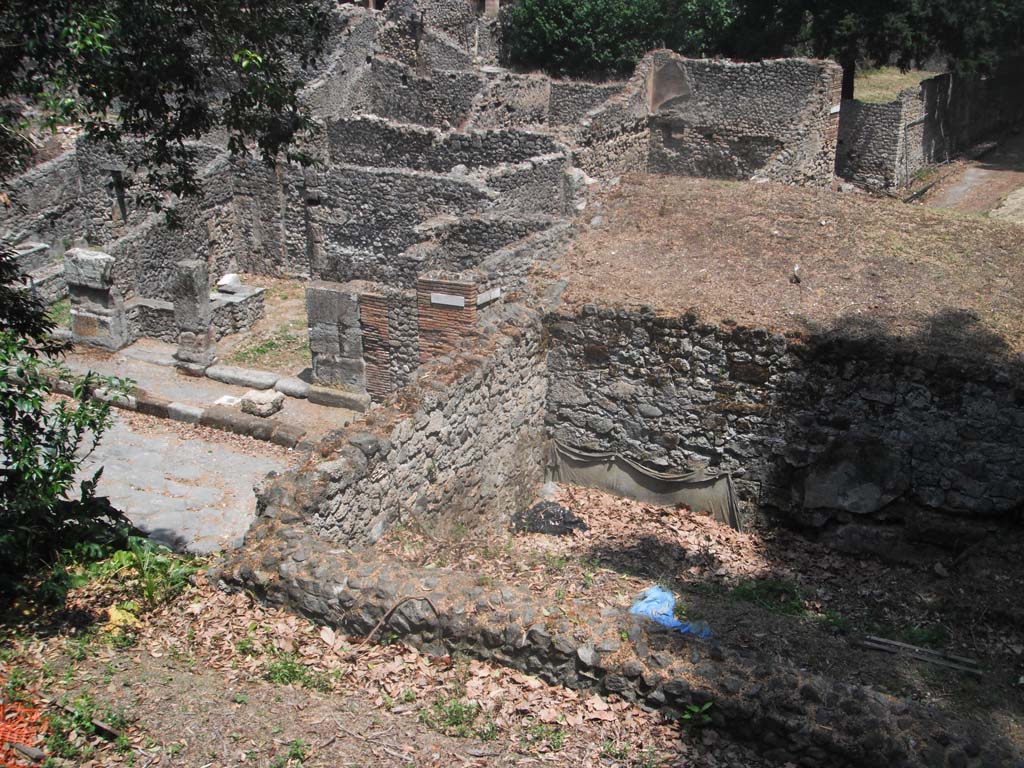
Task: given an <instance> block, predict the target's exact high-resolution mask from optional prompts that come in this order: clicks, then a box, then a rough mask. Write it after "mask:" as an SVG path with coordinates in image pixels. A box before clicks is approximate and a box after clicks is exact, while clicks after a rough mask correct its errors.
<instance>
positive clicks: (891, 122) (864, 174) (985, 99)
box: [836, 59, 1024, 191]
mask: <svg viewBox="0 0 1024 768" xmlns="http://www.w3.org/2000/svg"><path fill="white" fill-rule="evenodd" d="M1022 77H1024V59H1020V60H1015V61H1010V62H1006V63H1004V64H1003V65H1002V66H1001V67H1000V68H999V69H998V70H997V71H996V72H995V73H993V74H992V75H991V76H990V77H985V78H982V77H962V76H957V75H952V74H950V73H945V74H941V75H937V76H935V77H931V78H928V79H927V80H924V81H922V82H921V84H920V86H918V87H916V88H908V89H907V90H904V91H901V92H900V94H899V95H898V96H897V98H896V99H894V100H893V101H890V102H886V103H882V104H872V103H866V102H862V101H857V100H855V99H853V100H846V101H844V102H843V105H842V112H841V113H840V114H841V120H840V142H839V148H838V152H837V154H836V172H837V173H838V174H839V175H840V176H842V177H843V178H845V179H848V180H849V181H852V182H854V183H855V184H859V185H861V186H864V187H867V188H868V189H874V190H880V191H881V190H892V189H898V188H900V187H904V186H907V185H908V184H910V182H912V181H913V179H914V175H915V174H916V173H917V172H918V171H920V170H922V169H923V168H925V167H926V166H928V165H930V164H932V163H938V162H944V161H947V160H949V159H950V158H951V157H953V156H955V155H956V154H958V153H960V152H963V151H964V150H966V149H968V148H969V147H971V145H973V144H976V143H977V142H979V141H982V140H984V139H986V138H990V137H992V136H995V135H997V134H998V133H1000V132H1001V131H1005V130H1008V129H1010V128H1012V127H1014V126H1017V125H1019V124H1020V123H1021V121H1022V120H1024V94H1022V92H1021V89H1020V81H1021V78H1022Z"/></svg>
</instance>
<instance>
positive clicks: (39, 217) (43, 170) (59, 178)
mask: <svg viewBox="0 0 1024 768" xmlns="http://www.w3.org/2000/svg"><path fill="white" fill-rule="evenodd" d="M79 185H80V178H79V173H78V156H77V154H76V153H75V151H74V150H72V151H70V152H65V153H64V154H63V155H60V156H59V157H55V158H54V159H53V160H50V161H48V162H46V163H42V164H41V165H37V166H35V167H34V168H31V169H29V170H28V171H26V172H25V173H23V174H21V175H19V176H16V177H14V178H11V179H8V180H5V182H4V183H3V185H2V186H0V190H2V191H3V192H4V193H5V194H6V195H7V200H8V204H7V205H0V239H2V240H5V241H7V242H9V243H12V244H17V243H22V242H25V241H29V240H32V241H37V242H42V243H46V244H47V245H49V246H50V252H51V254H52V255H53V256H54V257H60V256H61V255H63V254H64V252H65V251H66V250H68V249H69V248H71V247H72V245H73V244H74V241H75V239H76V238H79V237H81V236H82V234H83V233H84V229H85V226H84V217H83V213H82V211H81V209H80V208H79V205H78V196H79Z"/></svg>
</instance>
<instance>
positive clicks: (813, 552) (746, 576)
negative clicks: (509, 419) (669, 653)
mask: <svg viewBox="0 0 1024 768" xmlns="http://www.w3.org/2000/svg"><path fill="white" fill-rule="evenodd" d="M557 501H558V503H560V504H561V505H562V506H563V507H565V508H567V509H569V510H570V511H572V512H573V513H574V514H576V515H577V516H578V517H579V518H581V519H582V520H583V521H584V522H586V523H587V525H588V528H587V530H585V531H581V530H577V531H575V532H573V533H572V534H571V535H567V536H561V537H559V536H545V535H540V534H519V535H513V534H510V533H505V534H504V536H502V535H501V534H497V535H496V534H495V533H494V532H493V531H491V532H488V534H487V536H486V537H483V536H478V535H477V534H475V533H474V532H472V531H470V530H468V529H461V530H460V529H455V530H452V531H451V532H449V533H448V535H447V536H444V537H442V536H440V535H439V533H438V532H439V531H440V530H443V527H442V526H431V529H430V531H429V532H424V531H423V529H422V527H420V526H419V525H412V526H411V527H410V528H407V529H404V530H395V531H392V532H390V533H389V534H388V535H387V536H386V538H385V539H384V540H383V541H382V542H380V543H378V546H379V547H384V548H385V549H386V550H387V551H388V552H390V553H391V554H393V555H395V556H397V557H399V558H402V559H404V560H406V561H407V562H415V563H417V564H420V565H428V566H429V565H434V566H437V567H450V568H455V569H459V570H464V571H469V572H472V573H475V574H478V578H479V580H480V583H481V585H482V586H490V585H496V584H514V585H517V586H520V587H526V588H528V589H529V590H530V591H531V592H533V593H534V594H535V595H536V596H537V600H538V603H539V604H543V605H548V606H556V607H557V610H559V611H561V612H562V613H563V614H564V615H565V616H566V617H567V618H568V619H570V621H571V620H573V618H574V617H578V616H586V615H591V616H592V615H594V614H595V613H598V612H602V613H603V612H604V611H606V610H613V611H614V610H626V609H628V608H629V606H630V605H631V604H632V603H633V601H634V600H635V599H636V597H637V595H638V594H639V592H640V591H641V590H643V589H645V588H647V587H649V586H651V585H653V584H660V585H662V586H664V587H666V588H668V589H670V590H672V591H673V592H674V593H675V595H676V596H677V604H676V612H677V616H678V617H679V618H680V619H681V620H684V621H704V622H707V623H708V624H709V625H710V627H711V629H712V630H713V631H714V633H715V635H716V637H717V639H718V640H719V641H720V642H721V643H722V644H723V645H724V646H727V647H729V648H732V649H736V650H742V651H745V652H748V653H752V654H755V655H762V656H764V657H766V658H767V659H770V660H773V661H784V662H785V663H788V664H792V665H794V666H796V667H798V668H802V669H810V670H813V671H815V672H819V673H821V674H824V675H827V676H829V677H832V678H834V679H837V680H841V681H845V682H848V683H852V684H864V685H869V686H873V687H875V688H877V689H878V690H882V691H886V692H888V693H891V694H894V695H896V696H901V697H910V698H913V699H917V700H921V701H925V702H929V703H932V704H934V705H936V706H938V707H940V708H942V709H943V710H945V711H946V712H947V713H948V714H950V715H951V716H953V717H955V718H957V719H959V718H965V717H966V718H979V719H980V720H982V721H984V722H986V723H989V724H991V723H997V724H998V728H999V729H1000V731H1001V732H1004V733H1006V734H1009V737H1010V738H1011V739H1012V740H1015V741H1016V743H1018V744H1024V730H1022V727H1024V726H1022V724H1024V633H1022V631H1021V629H1020V628H1021V626H1022V618H1024V616H1022V614H1021V611H1020V609H1019V607H1017V599H1016V595H1015V587H1014V584H1016V583H1019V580H1020V579H1022V578H1024V570H1022V568H1024V566H1022V561H1021V557H1020V556H1021V554H1022V552H1024V548H1022V546H1021V544H1020V542H1019V541H1013V540H1003V541H987V542H984V543H983V544H982V545H979V546H978V547H976V548H974V549H973V550H968V551H966V552H965V553H964V554H963V555H961V556H960V557H957V558H952V557H948V558H943V559H942V560H941V561H939V560H936V561H931V560H929V561H924V562H921V563H918V564H916V565H894V564H891V563H883V562H880V561H875V560H871V559H865V558H863V557H855V556H848V555H844V554H841V553H838V552H835V551H832V550H830V549H828V548H827V547H825V546H823V545H820V544H816V543H814V542H811V541H808V540H807V539H805V538H803V537H801V536H798V535H795V534H792V533H789V532H787V531H784V530H777V529H772V530H768V531H750V532H743V533H741V532H738V531H735V530H733V529H731V528H729V527H727V526H723V525H720V524H718V523H716V522H715V521H714V520H713V519H711V518H710V517H706V516H703V515H698V514H693V513H691V512H690V511H689V510H686V509H685V508H672V507H658V506H653V505H650V504H645V503H641V502H636V501H632V500H629V499H623V498H618V497H614V496H610V495H608V494H605V493H602V492H599V491H594V490H589V489H583V488H576V487H571V486H564V487H561V489H560V490H559V495H558V497H557ZM1004 538H1005V537H1004ZM936 565H938V566H940V567H939V568H938V569H936ZM941 574H945V575H941ZM869 635H872V636H880V637H884V638H888V639H892V640H896V641H898V642H904V643H910V644H913V645H917V646H921V647H927V648H930V649H933V650H937V651H941V652H947V653H950V652H951V653H954V654H958V655H963V656H966V657H971V658H973V659H976V660H979V661H980V662H981V665H982V668H983V669H984V670H985V674H984V676H981V677H979V676H977V675H972V674H969V673H964V672H960V671H953V670H950V669H949V668H946V667H942V666H937V665H933V664H929V663H926V662H922V661H920V660H917V659H912V658H909V657H902V656H899V657H893V656H889V655H887V654H883V653H879V652H878V651H877V650H871V649H868V648H865V647H864V646H862V645H861V641H862V640H863V639H864V638H865V637H866V636H869Z"/></svg>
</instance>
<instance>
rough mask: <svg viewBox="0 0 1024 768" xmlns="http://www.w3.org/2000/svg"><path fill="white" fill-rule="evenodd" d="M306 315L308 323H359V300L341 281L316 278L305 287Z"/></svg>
mask: <svg viewBox="0 0 1024 768" xmlns="http://www.w3.org/2000/svg"><path fill="white" fill-rule="evenodd" d="M306 315H307V316H308V320H309V325H310V327H313V326H314V325H317V324H323V325H351V324H352V323H355V324H356V326H357V327H358V323H359V301H358V298H357V297H356V295H355V294H354V293H352V292H351V291H349V290H347V289H346V288H345V286H344V285H342V284H341V283H332V282H329V281H326V280H316V281H314V282H312V283H310V284H309V286H307V287H306Z"/></svg>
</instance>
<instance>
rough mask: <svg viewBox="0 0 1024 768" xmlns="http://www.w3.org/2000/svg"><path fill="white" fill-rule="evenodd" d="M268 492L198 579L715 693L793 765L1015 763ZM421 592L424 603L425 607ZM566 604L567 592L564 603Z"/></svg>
mask: <svg viewBox="0 0 1024 768" xmlns="http://www.w3.org/2000/svg"><path fill="white" fill-rule="evenodd" d="M290 506H291V500H290V499H288V498H282V497H279V498H278V499H276V500H270V503H269V504H268V506H267V507H266V509H265V510H264V513H263V516H262V517H260V518H259V519H257V521H256V523H255V524H254V525H253V527H252V528H251V529H250V531H249V533H248V534H247V535H246V541H245V545H244V547H243V548H242V549H241V550H239V551H238V552H236V553H233V554H232V555H230V556H229V558H228V559H226V560H225V561H222V562H221V563H220V564H218V565H217V566H216V567H215V568H214V569H213V570H212V571H211V577H212V578H213V579H214V580H215V581H217V582H218V583H219V584H220V586H221V587H222V588H225V589H244V590H247V591H250V592H252V593H254V594H255V595H256V596H258V597H260V598H261V599H264V600H266V601H268V602H270V603H274V604H279V605H287V606H289V607H290V608H292V609H294V610H297V611H299V612H301V613H302V614H304V615H306V616H308V617H310V618H311V619H313V620H315V621H318V622H321V623H324V624H327V625H329V626H333V627H338V628H340V629H342V630H344V631H346V632H349V633H351V634H354V635H365V634H366V633H368V632H370V631H371V630H372V629H374V628H375V627H377V623H378V621H379V620H380V619H381V618H382V617H383V616H384V615H385V614H386V613H387V612H388V611H389V610H391V609H393V608H394V606H395V605H396V604H397V603H398V601H399V600H402V599H403V598H407V597H408V598H417V597H420V598H423V599H419V600H417V599H411V600H409V601H408V602H406V603H405V604H403V605H402V606H401V607H400V608H399V609H398V610H395V611H394V612H393V615H392V616H391V617H390V618H389V620H388V622H387V626H386V629H387V631H389V632H394V633H397V634H398V635H399V636H400V637H402V638H403V640H404V641H405V642H407V643H409V644H410V645H412V646H414V647H417V648H420V649H422V650H424V651H426V652H428V653H433V654H442V655H443V654H454V653H464V654H467V655H470V656H474V657H476V658H480V659H485V660H491V661H494V662H497V663H500V664H503V665H506V666H511V667H513V668H515V669H519V670H521V671H524V672H527V673H530V674H534V675H537V676H538V677H540V678H542V679H544V680H546V681H547V682H549V683H553V684H561V685H565V686H567V687H570V688H576V689H590V690H593V691H595V692H599V693H603V694H616V695H618V696H619V697H621V698H623V699H625V700H627V701H631V702H634V703H637V704H639V705H640V706H643V707H645V708H647V709H663V710H666V711H667V712H668V713H669V714H671V713H673V712H674V713H675V714H677V715H678V714H679V713H681V712H685V711H686V708H687V707H688V706H690V705H698V706H699V705H701V704H704V703H706V702H708V701H711V702H713V703H714V706H713V707H712V708H711V709H710V711H709V715H710V716H712V720H713V723H714V725H715V726H716V727H718V728H720V729H722V730H724V731H728V732H730V733H731V734H732V735H734V736H735V737H737V738H740V739H742V740H744V741H748V742H752V743H754V744H755V746H757V747H758V748H759V749H760V751H761V752H762V753H763V755H764V757H765V758H766V759H769V760H774V761H777V762H779V763H792V764H795V765H799V766H804V767H805V768H826V766H827V767H828V768H842V767H848V768H852V767H853V766H878V765H887V766H894V767H901V768H945V767H947V766H953V765H956V766H965V768H966V767H968V766H970V767H971V768H976V767H977V768H982V767H985V768H987V766H996V765H1014V764H1016V763H1015V762H1014V757H1012V756H1010V755H1009V754H1008V753H1009V752H1010V749H1011V748H1010V747H1009V746H1008V745H1007V744H1006V743H1003V744H995V743H979V742H978V741H976V740H974V739H973V738H971V736H970V735H968V734H967V733H965V732H964V730H963V728H962V723H960V722H958V721H954V720H952V719H951V718H950V717H949V716H948V715H944V714H942V713H940V712H939V711H938V710H936V709H934V708H932V707H930V706H928V705H926V704H922V703H918V702H913V701H910V700H904V699H899V698H896V697H893V696H890V695H887V694H883V693H880V692H877V691H874V690H872V689H870V688H866V687H862V686H858V685H850V684H846V683H842V682H838V681H834V680H831V679H829V678H827V677H824V676H821V675H817V674H812V673H808V672H806V671H803V670H799V669H797V668H795V667H792V666H788V665H783V664H780V663H778V662H777V661H772V660H768V659H759V658H756V657H754V656H753V655H752V654H749V653H747V652H740V651H734V650H731V649H723V648H721V647H719V646H718V645H716V644H713V643H702V642H699V641H695V640H689V639H687V638H684V637H683V636H682V635H679V634H677V633H670V632H666V631H665V630H663V629H662V628H660V627H658V626H657V625H655V624H653V623H650V622H647V621H645V620H640V619H638V618H637V617H633V616H629V615H628V614H624V613H622V612H620V611H609V610H607V609H605V610H600V611H599V610H598V609H596V608H594V609H592V611H591V612H590V613H589V614H585V611H586V608H587V606H586V605H585V604H583V605H582V607H579V606H578V611H577V612H578V613H579V614H580V616H579V617H578V620H572V621H570V620H568V619H566V618H564V617H563V616H562V614H561V613H560V612H559V611H558V610H557V608H556V609H554V610H552V608H551V606H546V605H543V604H541V603H540V602H538V601H537V599H536V597H535V596H533V595H532V594H530V593H529V592H528V591H526V590H523V589H521V588H519V587H498V586H493V587H492V586H487V587H483V586H481V585H480V583H479V581H478V579H477V578H476V577H475V576H474V574H471V573H465V572H459V571H452V570H448V569H444V568H434V569H427V568H418V567H415V566H411V565H406V564H404V563H399V562H397V561H395V560H393V559H391V558H388V557H386V556H380V555H375V554H374V553H373V552H372V550H371V551H368V552H360V553H358V554H357V553H351V552H347V551H339V550H338V549H337V548H334V549H332V547H336V545H335V544H333V543H332V542H328V541H324V540H323V539H321V538H319V537H317V536H315V535H313V534H311V533H310V532H309V531H308V530H307V529H306V528H305V526H304V525H303V524H302V522H301V518H300V517H299V516H298V515H296V514H294V513H291V512H289V511H288V510H287V507H290ZM427 600H429V601H430V603H429V604H428V602H427ZM577 602H579V601H577Z"/></svg>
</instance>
